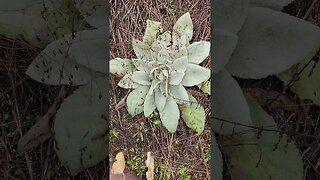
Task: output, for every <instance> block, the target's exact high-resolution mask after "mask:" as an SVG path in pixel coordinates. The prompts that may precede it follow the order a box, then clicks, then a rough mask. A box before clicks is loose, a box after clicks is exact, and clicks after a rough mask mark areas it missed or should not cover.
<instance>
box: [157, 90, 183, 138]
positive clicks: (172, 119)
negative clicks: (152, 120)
mask: <svg viewBox="0 0 320 180" xmlns="http://www.w3.org/2000/svg"><path fill="white" fill-rule="evenodd" d="M159 114H160V119H161V122H162V125H163V126H164V127H165V128H166V129H167V130H168V131H169V132H170V133H174V132H175V131H176V130H177V126H178V123H179V119H180V110H179V108H178V105H177V103H176V101H175V100H174V99H173V98H172V97H170V96H169V97H168V98H167V102H166V106H165V107H164V108H163V110H162V111H160V112H159Z"/></svg>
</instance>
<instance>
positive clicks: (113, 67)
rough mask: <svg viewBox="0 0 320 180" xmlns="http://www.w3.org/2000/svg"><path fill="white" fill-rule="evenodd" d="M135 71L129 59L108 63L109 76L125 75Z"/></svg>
mask: <svg viewBox="0 0 320 180" xmlns="http://www.w3.org/2000/svg"><path fill="white" fill-rule="evenodd" d="M135 70H136V67H135V65H134V64H133V61H132V60H130V59H122V58H115V59H112V60H110V61H109V72H110V73H111V74H118V75H122V76H124V75H126V74H129V73H133V72H134V71H135Z"/></svg>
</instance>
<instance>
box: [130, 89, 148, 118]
mask: <svg viewBox="0 0 320 180" xmlns="http://www.w3.org/2000/svg"><path fill="white" fill-rule="evenodd" d="M149 88H150V86H139V87H137V88H136V89H134V90H133V91H132V92H131V93H130V94H129V95H128V97H127V110H128V112H129V114H130V115H131V116H135V115H137V114H140V113H142V112H143V110H144V107H143V104H144V100H145V98H146V96H147V93H148V91H149Z"/></svg>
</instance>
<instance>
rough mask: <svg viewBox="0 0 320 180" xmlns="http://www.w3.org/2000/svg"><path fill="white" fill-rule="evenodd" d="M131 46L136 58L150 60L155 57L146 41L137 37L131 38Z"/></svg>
mask: <svg viewBox="0 0 320 180" xmlns="http://www.w3.org/2000/svg"><path fill="white" fill-rule="evenodd" d="M132 47H133V50H134V53H135V54H136V56H137V58H138V59H142V60H146V61H152V60H154V59H155V58H156V56H153V55H152V54H151V51H150V50H151V47H149V46H148V45H147V44H146V43H144V42H142V41H139V40H137V39H133V40H132Z"/></svg>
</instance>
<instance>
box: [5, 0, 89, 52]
mask: <svg viewBox="0 0 320 180" xmlns="http://www.w3.org/2000/svg"><path fill="white" fill-rule="evenodd" d="M84 25H86V23H84V20H83V18H82V16H79V12H78V11H77V10H76V9H75V7H74V6H73V3H72V1H71V0H57V1H50V0H19V1H18V2H17V1H10V0H2V1H1V2H0V34H2V35H5V36H7V37H9V38H13V39H14V38H18V37H19V36H20V35H22V38H23V39H24V40H26V41H28V42H29V43H31V44H32V45H34V46H37V47H44V46H45V45H47V44H48V43H50V42H51V41H53V40H54V39H56V38H57V37H61V35H62V34H66V33H71V32H76V31H79V30H81V29H83V28H84Z"/></svg>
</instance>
